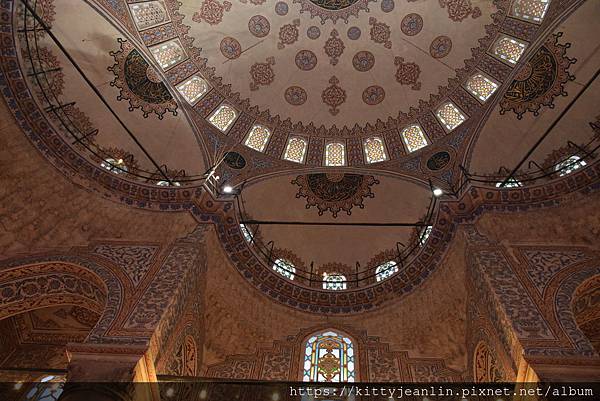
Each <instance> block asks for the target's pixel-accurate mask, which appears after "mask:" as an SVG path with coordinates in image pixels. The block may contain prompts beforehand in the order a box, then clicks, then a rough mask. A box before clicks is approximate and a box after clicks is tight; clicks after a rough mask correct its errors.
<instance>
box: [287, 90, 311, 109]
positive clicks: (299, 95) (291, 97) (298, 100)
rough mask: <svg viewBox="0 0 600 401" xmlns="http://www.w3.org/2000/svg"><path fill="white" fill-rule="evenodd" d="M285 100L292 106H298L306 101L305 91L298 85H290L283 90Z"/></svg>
mask: <svg viewBox="0 0 600 401" xmlns="http://www.w3.org/2000/svg"><path fill="white" fill-rule="evenodd" d="M284 97H285V100H286V101H287V102H288V103H289V104H291V105H292V106H300V105H302V104H304V102H306V98H307V96H306V91H305V90H304V89H302V88H301V87H299V86H290V87H289V88H287V89H286V90H285V94H284Z"/></svg>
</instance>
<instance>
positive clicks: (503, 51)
mask: <svg viewBox="0 0 600 401" xmlns="http://www.w3.org/2000/svg"><path fill="white" fill-rule="evenodd" d="M526 47H527V44H526V43H525V42H521V41H520V40H517V39H515V38H511V37H509V36H506V35H501V36H500V37H499V38H498V39H497V40H496V42H495V43H494V46H492V52H493V54H494V56H496V57H497V58H499V59H500V60H504V61H507V62H509V63H510V64H512V65H515V64H517V61H519V59H520V58H521V56H522V55H523V52H524V51H525V48H526Z"/></svg>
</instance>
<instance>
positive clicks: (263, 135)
mask: <svg viewBox="0 0 600 401" xmlns="http://www.w3.org/2000/svg"><path fill="white" fill-rule="evenodd" d="M270 137H271V131H269V129H268V128H267V127H263V126H262V125H255V126H253V127H252V129H251V130H250V132H249V133H248V136H247V137H246V140H245V141H244V145H246V146H248V147H249V148H251V149H254V150H256V151H257V152H264V151H265V148H266V147H267V142H269V138H270Z"/></svg>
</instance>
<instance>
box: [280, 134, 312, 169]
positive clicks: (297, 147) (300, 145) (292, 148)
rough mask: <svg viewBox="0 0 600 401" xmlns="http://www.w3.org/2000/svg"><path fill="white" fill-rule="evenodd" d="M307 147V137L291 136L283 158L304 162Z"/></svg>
mask: <svg viewBox="0 0 600 401" xmlns="http://www.w3.org/2000/svg"><path fill="white" fill-rule="evenodd" d="M307 148H308V142H306V139H304V138H300V137H297V136H291V137H290V138H289V139H288V143H287V146H286V148H285V153H284V155H283V158H284V159H285V160H289V161H291V162H296V163H304V156H306V149H307Z"/></svg>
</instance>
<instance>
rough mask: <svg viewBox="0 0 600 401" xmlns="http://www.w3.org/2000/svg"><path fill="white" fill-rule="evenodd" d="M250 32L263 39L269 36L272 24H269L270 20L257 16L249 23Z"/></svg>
mask: <svg viewBox="0 0 600 401" xmlns="http://www.w3.org/2000/svg"><path fill="white" fill-rule="evenodd" d="M248 30H249V31H250V33H251V34H252V35H254V36H256V37H257V38H263V37H265V36H267V35H268V34H269V31H270V30H271V24H269V20H268V19H266V18H265V17H263V16H262V15H255V16H254V17H252V18H250V20H249V21H248Z"/></svg>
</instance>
